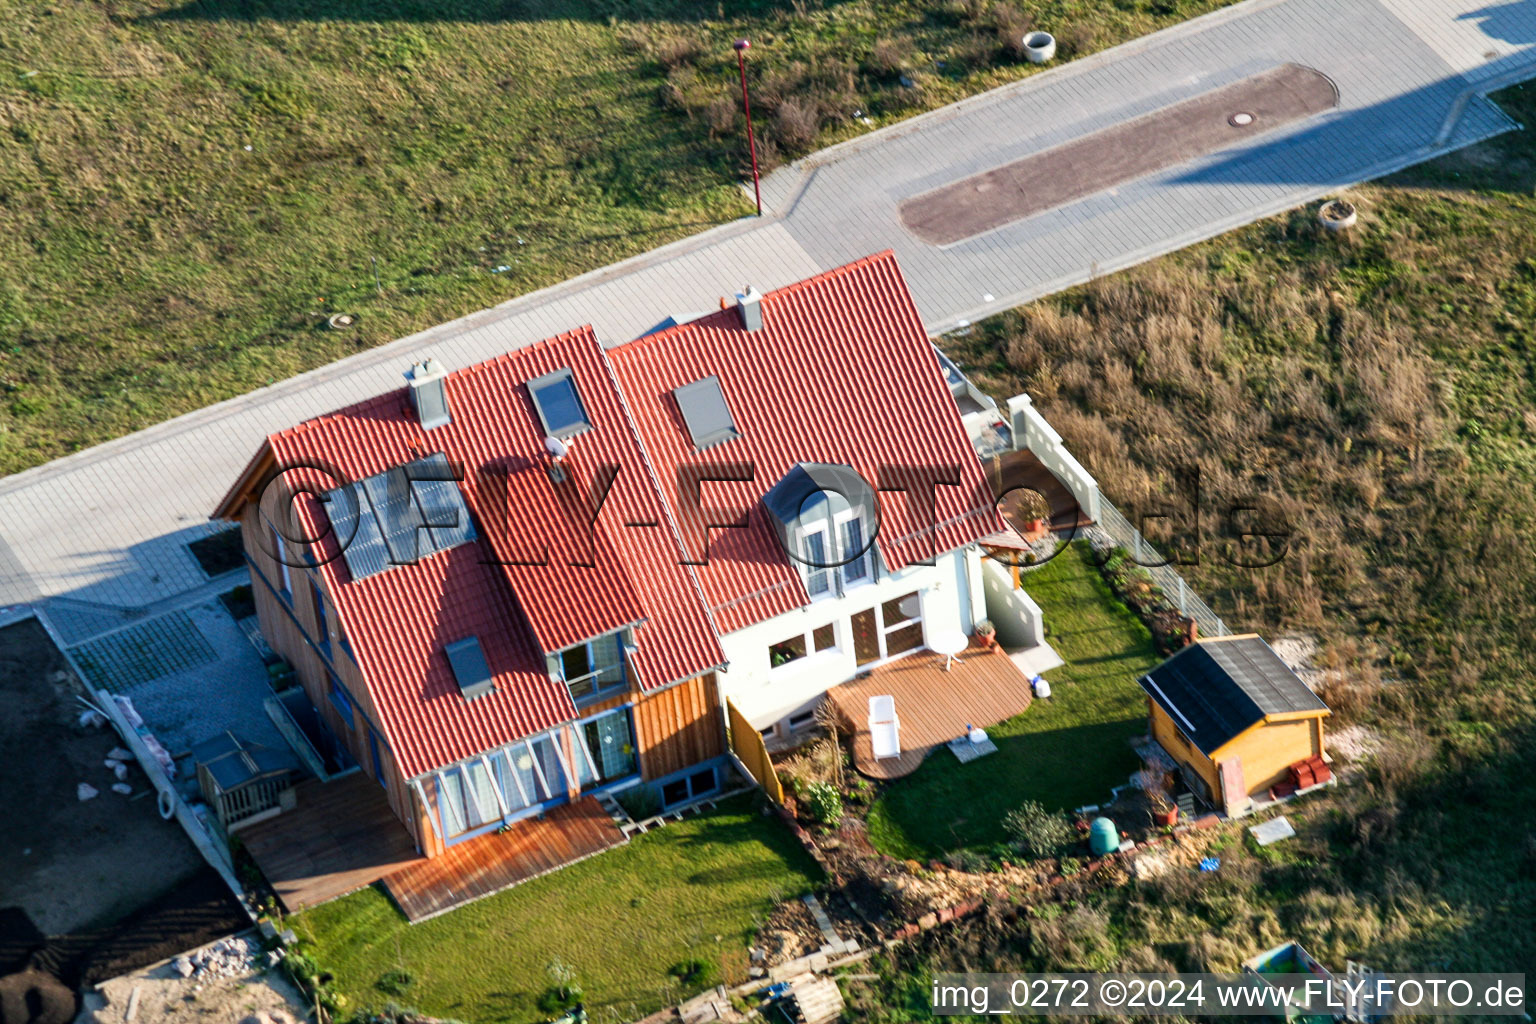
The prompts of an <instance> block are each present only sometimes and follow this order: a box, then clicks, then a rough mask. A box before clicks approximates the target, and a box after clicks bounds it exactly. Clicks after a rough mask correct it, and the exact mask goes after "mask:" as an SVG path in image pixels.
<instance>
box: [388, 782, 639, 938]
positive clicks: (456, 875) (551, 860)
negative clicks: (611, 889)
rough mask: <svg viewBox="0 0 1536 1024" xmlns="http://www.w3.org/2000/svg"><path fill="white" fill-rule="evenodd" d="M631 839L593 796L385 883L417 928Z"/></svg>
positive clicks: (398, 873) (418, 864)
mask: <svg viewBox="0 0 1536 1024" xmlns="http://www.w3.org/2000/svg"><path fill="white" fill-rule="evenodd" d="M628 841H629V840H628V839H627V838H625V836H624V833H623V832H621V831H619V827H618V825H616V824H615V823H614V821H613V818H611V817H610V816H609V815H608V812H607V811H605V810H603V808H602V806H601V805H599V804H598V802H597V800H596V799H595V798H593V797H590V796H588V797H583V798H581V799H580V800H577V801H576V802H574V803H569V804H561V805H560V806H558V807H555V808H552V809H551V810H549V811H548V812H547V813H545V814H544V815H543V816H542V817H539V818H526V819H524V820H523V821H520V822H517V823H516V824H514V825H513V826H512V828H511V829H510V830H508V831H507V832H505V833H501V834H497V833H495V832H490V833H488V834H486V835H483V836H478V837H476V838H474V839H470V840H467V841H465V842H462V843H459V844H458V845H457V846H450V847H449V848H448V849H447V851H446V852H444V853H443V855H442V856H440V857H433V858H431V859H430V860H426V859H423V860H420V861H417V862H416V863H414V864H411V865H410V866H408V867H405V868H402V869H401V870H399V871H396V872H394V873H392V874H390V875H388V876H386V877H385V878H384V888H385V889H386V890H387V891H388V892H389V895H390V898H391V899H393V900H394V901H395V904H396V906H398V907H399V908H400V910H401V911H402V912H403V913H404V914H405V916H406V919H407V920H408V921H410V922H411V923H412V924H415V923H416V922H418V921H425V920H426V919H427V918H429V917H436V916H437V915H438V914H444V913H447V912H448V911H450V910H452V909H454V908H455V907H459V906H462V905H464V904H465V903H469V902H471V901H473V900H478V899H482V898H484V897H486V896H492V895H495V894H496V893H498V892H501V891H502V890H503V889H509V888H511V887H512V886H514V885H517V884H518V883H519V882H526V881H528V880H529V879H531V878H537V877H538V876H540V875H546V874H548V873H549V872H551V871H554V870H556V869H557V868H563V867H565V866H566V865H567V864H574V863H576V862H577V861H579V860H585V859H586V858H588V857H590V856H592V855H593V854H597V853H602V852H603V851H604V850H607V849H611V848H612V847H615V846H618V845H620V844H621V843H626V842H628Z"/></svg>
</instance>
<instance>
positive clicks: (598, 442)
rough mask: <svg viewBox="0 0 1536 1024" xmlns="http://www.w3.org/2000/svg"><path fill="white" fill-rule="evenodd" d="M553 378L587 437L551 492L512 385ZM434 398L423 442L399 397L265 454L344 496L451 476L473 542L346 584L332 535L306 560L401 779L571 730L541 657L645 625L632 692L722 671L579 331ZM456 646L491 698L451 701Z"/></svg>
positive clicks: (620, 414) (647, 483)
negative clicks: (434, 464)
mask: <svg viewBox="0 0 1536 1024" xmlns="http://www.w3.org/2000/svg"><path fill="white" fill-rule="evenodd" d="M561 367H569V368H570V369H571V370H572V371H573V373H574V374H575V378H576V386H577V388H578V390H579V391H580V394H581V398H582V401H583V404H584V406H585V408H586V411H587V414H588V416H589V418H590V419H591V421H592V424H593V427H594V429H592V430H589V431H587V432H586V433H583V434H581V435H579V436H578V437H576V438H575V440H574V441H573V443H572V444H571V451H570V454H569V455H568V456H567V457H566V459H565V462H564V465H565V469H566V471H567V473H568V474H569V475H570V479H569V480H568V481H567V482H566V483H564V484H561V485H559V487H558V488H557V487H556V486H555V485H554V484H552V483H551V482H550V479H549V477H548V475H547V474H546V472H545V466H546V465H547V459H546V456H545V454H544V446H543V445H544V438H543V431H542V429H541V428H540V427H539V426H538V421H537V418H536V415H535V413H534V410H533V407H532V404H531V400H530V398H529V397H528V393H527V389H526V387H524V382H525V381H527V380H530V379H532V378H534V377H538V376H541V375H543V374H545V373H548V372H550V371H552V370H556V369H559V368H561ZM447 391H448V397H449V402H450V406H451V408H452V416H453V422H452V423H451V424H449V425H446V426H442V427H438V428H436V429H434V430H431V431H424V430H422V428H421V426H420V425H419V423H418V421H417V418H416V416H415V414H414V412H413V411H412V409H411V407H410V402H409V399H408V397H407V396H406V392H405V389H403V388H402V389H401V390H399V391H394V392H390V393H388V394H385V395H382V396H379V397H378V398H374V399H371V400H369V401H366V402H362V403H360V404H358V405H355V406H352V407H350V408H347V409H343V410H341V411H339V412H336V413H332V414H330V415H327V416H323V417H320V418H317V419H314V420H310V421H308V422H306V423H303V424H300V425H299V426H297V427H294V428H292V429H290V430H286V431H283V432H281V433H278V434H274V435H273V436H272V437H271V438H269V444H270V445H271V447H272V451H273V454H274V456H275V457H276V459H277V462H278V464H279V465H295V464H297V463H300V462H302V461H305V460H316V461H319V462H323V463H326V464H328V465H330V466H332V467H334V468H335V469H336V470H338V471H339V472H340V473H341V474H343V475H344V476H345V477H346V478H347V479H351V480H359V479H362V478H364V477H368V476H372V475H374V474H376V473H380V472H383V471H384V470H386V469H389V468H391V467H394V466H398V465H401V464H404V463H406V462H410V461H412V460H413V459H416V458H419V457H421V456H422V455H425V454H429V453H432V452H443V453H444V454H445V455H447V457H448V459H449V460H450V462H453V463H463V465H464V467H465V479H464V480H463V481H461V482H460V484H459V488H460V491H461V492H462V493H463V495H464V500H465V503H466V504H467V505H468V507H469V508H470V510H471V511H472V512H473V513H474V517H475V521H476V526H477V528H478V532H479V538H478V539H477V540H476V541H475V542H474V543H472V544H466V545H462V546H460V547H458V548H454V549H450V550H448V551H445V552H438V553H436V554H432V555H428V556H426V557H423V558H422V559H421V560H420V561H419V562H418V563H417V564H415V565H406V566H397V567H394V568H391V569H388V570H386V571H384V572H381V573H377V574H375V575H372V576H369V577H367V578H364V579H359V580H353V579H352V577H351V573H350V572H349V571H348V569H347V566H346V563H345V561H344V560H343V559H341V558H339V557H335V556H336V553H337V550H338V547H337V543H336V538H335V537H334V536H330V535H328V536H326V537H325V539H324V540H323V541H322V542H321V544H320V545H319V547H320V549H321V550H320V551H319V552H318V555H319V557H321V558H326V559H329V561H327V562H326V564H325V565H324V566H322V568H321V569H320V572H321V573H322V574H323V575H324V577H325V580H326V583H327V590H328V592H329V594H330V595H331V597H332V600H333V601H334V603H335V605H336V613H337V615H338V616H339V620H340V623H341V625H342V627H343V628H344V629H345V631H346V635H347V637H348V640H349V642H350V644H351V647H352V649H353V651H354V653H355V655H356V657H357V659H358V663H359V665H360V666H361V668H362V670H363V675H364V677H365V678H366V679H367V681H368V685H369V688H370V691H371V696H372V698H373V701H372V703H373V705H374V707H375V708H376V709H377V712H378V717H379V719H380V721H379V725H380V727H381V728H382V729H383V730H384V731H385V733H386V734H387V736H386V739H387V740H388V742H389V745H390V747H391V749H392V750H393V751H394V753H395V756H396V758H397V760H398V761H399V765H400V769H401V771H402V772H403V773H404V774H405V775H406V777H407V778H409V777H412V776H415V775H418V774H420V773H422V772H424V771H427V770H430V769H432V768H435V767H439V766H441V765H444V764H448V763H452V762H453V761H456V760H459V759H461V758H464V757H468V756H470V755H473V754H476V753H479V752H481V751H484V750H487V749H490V748H492V747H494V746H496V745H497V744H499V743H503V742H507V741H509V740H512V739H516V738H517V737H519V736H525V735H528V734H530V733H534V732H538V731H539V730H542V729H545V728H549V727H551V726H554V725H556V724H558V723H560V722H563V721H566V720H568V719H570V718H572V717H574V715H575V707H574V705H573V704H572V702H571V699H570V696H569V695H568V693H567V692H566V690H565V687H564V686H563V685H561V684H558V683H555V682H553V681H551V680H550V678H549V676H548V673H547V670H546V666H545V661H544V656H543V654H542V653H541V651H557V650H560V649H561V648H563V647H567V646H570V645H571V644H573V643H577V642H580V641H583V640H587V639H590V638H592V637H594V636H597V635H600V634H603V633H607V632H611V631H613V630H615V629H618V628H620V627H622V626H625V625H629V624H631V623H635V622H637V621H640V620H643V623H642V624H641V625H640V626H639V627H638V629H637V632H636V643H637V646H638V647H639V651H638V652H637V653H636V654H635V656H634V658H633V662H632V663H633V665H634V668H635V670H636V673H637V675H638V677H639V682H640V685H641V686H642V688H644V689H654V688H656V687H659V686H664V685H666V684H668V683H671V682H675V681H677V680H679V679H683V678H687V677H690V676H693V675H697V674H698V673H700V672H703V671H707V670H709V669H711V668H714V667H716V666H718V665H719V664H720V663H721V662H723V661H724V656H723V655H722V654H721V652H720V648H719V644H718V642H717V641H716V639H715V635H714V632H713V630H712V628H711V625H710V622H709V618H708V615H707V614H706V613H705V611H704V607H703V604H702V602H701V600H700V597H699V593H698V590H697V586H696V584H695V581H694V579H693V578H692V576H691V575H690V573H689V571H688V570H687V569H686V568H685V567H684V566H683V565H682V564H681V562H682V559H681V555H680V550H679V548H678V546H677V543H676V540H675V534H674V532H673V526H672V525H671V521H670V518H669V517H668V515H667V512H666V509H665V508H664V507H663V505H662V501H661V498H660V495H659V494H658V493H657V490H656V488H655V485H654V483H653V480H652V477H651V475H650V473H649V472H648V469H647V467H646V465H645V461H644V457H643V453H642V452H641V450H640V447H639V445H638V444H637V443H636V439H635V436H634V433H633V431H632V430H631V428H630V424H629V420H628V417H627V416H626V414H625V410H624V406H623V403H622V401H621V399H620V397H619V394H618V391H617V389H616V387H615V385H614V381H613V377H612V374H611V373H610V371H609V367H608V365H607V363H606V360H605V358H604V356H603V353H602V347H601V345H600V344H599V343H598V341H597V338H596V336H595V335H593V333H592V331H591V329H590V328H583V329H582V330H580V331H575V332H572V333H569V334H564V335H561V336H559V337H557V338H554V339H551V340H549V341H545V342H542V343H540V344H537V345H533V346H531V347H528V348H525V349H520V350H518V351H515V352H512V353H510V354H508V355H505V356H500V357H498V358H496V359H492V360H489V361H487V362H485V363H481V364H479V365H477V366H474V367H470V368H468V369H465V370H461V371H458V372H456V373H453V374H451V375H450V376H449V377H448V380H447ZM603 465H607V466H612V467H616V468H617V470H618V475H617V476H616V477H615V478H614V482H613V486H612V490H611V491H610V492H609V494H608V497H607V500H606V501H605V502H604V504H603V506H602V509H601V514H600V515H599V516H598V518H597V521H596V524H595V526H594V528H593V531H592V541H591V543H590V545H589V544H588V541H587V540H586V537H585V530H584V529H583V528H581V527H580V526H579V525H577V524H580V523H585V522H587V521H589V520H590V519H591V516H590V514H589V513H588V512H587V508H588V506H589V499H588V497H587V496H588V495H590V494H591V493H592V491H593V487H594V475H595V474H596V472H597V469H598V467H599V466H603ZM305 477H306V474H304V473H295V474H293V476H292V477H291V478H290V477H288V476H286V475H285V480H287V479H291V480H292V482H294V483H298V482H301V481H302V480H303V479H304V478H305ZM334 486H335V483H334V482H330V483H328V484H326V485H324V488H325V489H329V488H330V487H334ZM503 488H504V489H505V494H504V498H505V500H503ZM298 505H299V509H300V517H301V519H302V520H303V522H304V526H305V528H306V529H307V530H308V531H309V535H310V536H319V535H321V534H322V533H325V532H326V520H325V518H324V512H323V511H322V506H321V505H320V504H319V502H318V501H315V500H312V499H307V498H306V499H301V500H300V501H299V503H298ZM562 508H563V509H567V510H569V512H570V514H568V515H563V514H560V510H561V509H562ZM507 510H510V513H509V512H508V511H507ZM629 524H650V525H629ZM544 549H547V550H548V559H547V561H548V564H547V565H497V564H489V563H494V562H496V561H503V562H513V561H533V560H535V559H537V558H538V557H539V553H540V552H542V551H543V550H544ZM572 562H577V563H580V562H586V563H589V564H587V565H580V564H574V565H573V564H570V563H572ZM519 613H521V614H519ZM519 620H522V621H519ZM471 635H473V636H477V637H478V638H479V640H480V644H481V647H482V649H483V650H484V653H485V657H486V661H487V664H488V666H489V667H490V670H491V674H492V677H493V682H494V684H495V691H494V692H493V693H490V694H488V695H486V696H483V697H480V698H478V699H476V700H474V701H465V700H464V698H463V697H462V696H461V695H460V693H459V690H458V685H457V683H456V682H455V680H454V677H453V674H452V671H451V669H450V667H449V664H448V659H447V656H446V655H445V654H444V653H443V646H444V645H445V644H448V643H451V642H453V641H455V640H458V639H461V638H463V637H466V636H471Z"/></svg>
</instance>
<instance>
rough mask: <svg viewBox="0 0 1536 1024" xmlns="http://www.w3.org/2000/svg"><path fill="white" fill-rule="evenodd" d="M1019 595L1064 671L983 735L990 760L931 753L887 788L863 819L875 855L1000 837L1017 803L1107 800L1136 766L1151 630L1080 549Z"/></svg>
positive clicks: (1040, 573)
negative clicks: (1035, 614) (1029, 604)
mask: <svg viewBox="0 0 1536 1024" xmlns="http://www.w3.org/2000/svg"><path fill="white" fill-rule="evenodd" d="M1024 589H1025V590H1026V591H1028V593H1029V595H1030V596H1031V597H1033V598H1034V599H1035V601H1036V602H1037V603H1038V604H1039V605H1040V608H1041V610H1042V611H1043V612H1044V615H1045V626H1046V633H1047V637H1046V639H1047V640H1048V641H1049V642H1050V644H1051V646H1052V647H1054V648H1055V649H1056V651H1057V653H1058V654H1060V655H1061V656H1062V657H1063V658H1064V659H1066V664H1065V665H1063V666H1061V667H1060V668H1058V669H1055V670H1053V671H1051V672H1047V673H1045V676H1046V678H1047V679H1048V680H1050V682H1051V689H1052V696H1051V698H1050V699H1049V700H1044V701H1036V702H1035V703H1034V704H1033V705H1032V706H1031V707H1030V709H1029V710H1028V711H1026V712H1024V713H1023V714H1022V715H1019V716H1018V717H1017V718H1012V719H1009V720H1008V721H1006V722H1004V723H1002V724H1001V725H999V726H997V727H995V728H992V729H988V730H987V734H988V735H989V736H991V738H992V739H993V740H994V741H995V742H996V743H997V748H998V752H997V753H996V754H993V755H991V756H989V757H984V758H982V759H981V760H979V761H972V762H971V763H970V764H964V765H962V764H959V763H957V762H956V761H955V760H954V758H952V757H950V756H948V755H947V754H940V755H936V756H934V757H930V758H929V759H928V760H927V761H925V762H924V763H923V766H922V767H921V768H919V769H918V770H917V772H916V773H914V774H913V775H911V776H908V777H907V778H905V779H902V780H900V781H898V782H896V783H894V784H892V785H891V787H890V788H889V789H887V790H886V791H885V792H884V793H883V794H882V795H881V796H880V798H879V800H878V801H876V803H875V805H874V807H873V808H871V810H870V815H869V833H870V838H871V840H873V842H874V844H875V846H876V847H878V848H879V849H880V850H882V851H884V852H885V853H889V854H892V855H894V856H898V857H930V856H934V855H936V854H938V853H940V852H942V851H945V850H952V849H956V848H959V847H966V846H985V845H989V844H992V843H996V842H1000V841H1002V840H1003V838H1004V836H1003V831H1002V827H1001V819H1002V817H1003V815H1004V814H1005V813H1007V812H1008V811H1010V810H1012V809H1013V808H1015V807H1017V806H1018V805H1019V804H1020V803H1022V802H1023V801H1025V800H1038V801H1039V802H1040V803H1042V804H1044V805H1045V806H1046V807H1049V808H1062V809H1070V808H1073V807H1080V806H1082V805H1083V804H1089V803H1099V802H1101V801H1103V800H1105V799H1107V798H1108V797H1109V791H1110V789H1111V788H1112V787H1114V786H1117V785H1120V784H1121V783H1123V782H1124V781H1125V780H1126V778H1127V777H1128V776H1129V775H1130V774H1131V772H1133V771H1135V769H1136V757H1135V755H1134V754H1133V753H1132V752H1131V749H1130V747H1129V746H1127V744H1126V740H1128V739H1129V738H1131V737H1133V736H1137V735H1140V734H1141V733H1144V732H1145V731H1146V725H1147V716H1146V702H1145V700H1144V697H1143V694H1142V691H1141V688H1140V687H1139V686H1137V685H1136V677H1138V676H1140V675H1141V674H1143V673H1144V672H1146V671H1147V669H1149V668H1151V667H1152V666H1153V665H1155V664H1156V663H1157V661H1158V658H1157V653H1156V651H1155V650H1154V649H1153V647H1152V637H1151V634H1149V633H1148V632H1147V629H1146V627H1145V626H1143V625H1142V624H1141V621H1140V620H1139V619H1137V618H1136V616H1135V615H1134V614H1133V613H1132V612H1131V611H1130V610H1129V609H1128V608H1126V607H1125V605H1123V604H1121V603H1120V602H1119V601H1118V600H1117V599H1116V598H1115V596H1114V595H1113V594H1112V593H1110V591H1109V587H1108V586H1107V585H1106V584H1105V583H1104V580H1103V578H1102V577H1101V576H1100V575H1099V572H1098V569H1097V568H1095V567H1094V565H1093V563H1092V561H1090V558H1089V552H1088V550H1087V545H1086V542H1082V541H1079V542H1077V543H1074V544H1072V545H1071V546H1070V547H1067V548H1066V549H1064V550H1063V551H1062V552H1061V553H1060V554H1059V555H1057V556H1056V557H1055V558H1054V559H1052V560H1051V561H1050V562H1047V563H1046V564H1045V565H1043V566H1041V567H1039V568H1037V569H1033V570H1030V571H1029V572H1028V573H1027V574H1026V575H1025V577H1024Z"/></svg>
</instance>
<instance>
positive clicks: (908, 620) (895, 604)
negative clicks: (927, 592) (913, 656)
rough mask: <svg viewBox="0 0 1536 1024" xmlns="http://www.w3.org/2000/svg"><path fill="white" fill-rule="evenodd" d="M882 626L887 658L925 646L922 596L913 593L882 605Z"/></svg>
mask: <svg viewBox="0 0 1536 1024" xmlns="http://www.w3.org/2000/svg"><path fill="white" fill-rule="evenodd" d="M880 625H881V629H882V632H883V634H884V636H883V638H882V639H883V640H884V646H885V656H886V657H887V658H894V657H895V656H896V655H898V654H905V653H906V652H908V651H915V650H917V649H918V648H919V647H921V646H923V602H922V598H921V597H920V595H919V594H918V593H917V592H916V591H913V592H912V593H910V594H903V595H902V596H901V597H897V598H892V599H891V600H889V601H887V602H885V603H884V604H882V605H881V606H880Z"/></svg>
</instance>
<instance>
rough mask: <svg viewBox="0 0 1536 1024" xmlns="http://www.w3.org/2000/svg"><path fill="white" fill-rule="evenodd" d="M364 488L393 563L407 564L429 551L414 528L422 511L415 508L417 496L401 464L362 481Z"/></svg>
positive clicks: (419, 522) (419, 520) (417, 525)
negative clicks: (413, 492)
mask: <svg viewBox="0 0 1536 1024" xmlns="http://www.w3.org/2000/svg"><path fill="white" fill-rule="evenodd" d="M363 490H364V491H366V492H367V494H368V500H369V501H370V502H372V503H373V512H374V515H375V516H377V518H378V523H379V532H380V533H382V534H383V535H384V543H385V545H386V546H387V547H388V548H389V560H390V561H391V562H394V563H395V564H396V565H409V564H411V563H413V562H415V561H416V560H417V559H418V558H420V557H421V555H422V554H430V553H431V550H432V549H431V548H430V547H429V546H427V545H424V544H423V543H422V538H421V535H420V533H419V532H418V530H417V527H419V526H421V512H420V510H419V509H418V508H417V507H416V497H415V495H414V494H412V493H411V482H410V479H409V478H408V477H407V476H406V474H405V472H404V467H401V466H396V467H394V468H393V469H387V470H385V471H384V472H382V473H379V474H377V475H375V476H371V477H369V478H368V479H366V480H364V481H363Z"/></svg>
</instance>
